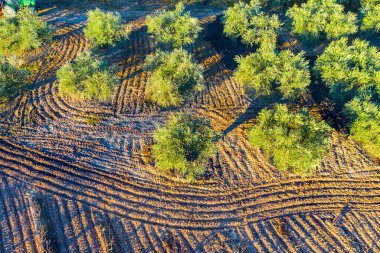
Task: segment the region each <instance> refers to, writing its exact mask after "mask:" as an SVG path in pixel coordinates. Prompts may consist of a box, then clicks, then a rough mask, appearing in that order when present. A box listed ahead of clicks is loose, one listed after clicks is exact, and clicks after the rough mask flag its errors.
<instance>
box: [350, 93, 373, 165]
mask: <svg viewBox="0 0 380 253" xmlns="http://www.w3.org/2000/svg"><path fill="white" fill-rule="evenodd" d="M345 113H346V116H347V117H348V119H349V129H350V134H351V136H352V138H353V139H355V140H356V141H357V142H359V143H360V144H361V145H362V146H363V147H364V149H366V150H367V152H368V153H369V154H371V155H373V156H374V157H377V158H380V104H379V103H374V102H369V101H365V100H361V99H358V98H355V99H353V100H352V101H351V102H349V103H348V104H347V105H346V110H345Z"/></svg>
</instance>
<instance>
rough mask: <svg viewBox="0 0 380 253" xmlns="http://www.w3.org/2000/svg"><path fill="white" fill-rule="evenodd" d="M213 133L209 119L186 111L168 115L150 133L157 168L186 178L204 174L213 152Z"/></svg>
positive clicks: (214, 149)
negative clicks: (167, 119) (160, 124)
mask: <svg viewBox="0 0 380 253" xmlns="http://www.w3.org/2000/svg"><path fill="white" fill-rule="evenodd" d="M216 137H217V133H216V132H215V131H214V130H213V129H212V127H211V125H210V122H209V121H207V120H205V119H204V118H199V117H196V116H194V115H190V114H179V115H172V116H171V117H170V118H169V121H168V122H167V124H166V125H165V126H163V127H159V128H158V129H157V130H156V132H155V133H154V144H153V146H152V155H153V158H154V160H155V165H156V166H157V168H158V169H159V170H160V171H163V172H167V173H175V174H177V175H180V176H182V177H185V178H187V179H190V180H192V179H195V178H196V177H198V176H202V175H204V173H205V171H206V166H207V162H208V161H209V159H210V158H211V157H212V156H213V155H214V153H215V151H216V148H215V141H216Z"/></svg>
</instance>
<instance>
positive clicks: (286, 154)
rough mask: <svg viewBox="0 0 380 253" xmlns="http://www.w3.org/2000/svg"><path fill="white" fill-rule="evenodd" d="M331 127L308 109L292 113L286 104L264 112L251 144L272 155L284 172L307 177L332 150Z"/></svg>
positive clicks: (251, 133)
mask: <svg viewBox="0 0 380 253" xmlns="http://www.w3.org/2000/svg"><path fill="white" fill-rule="evenodd" d="M330 135H331V128H330V127H329V126H328V125H327V124H326V123H324V122H318V121H317V120H316V119H315V118H314V117H312V116H311V115H309V113H308V112H307V111H306V110H302V111H301V112H300V113H296V112H291V111H289V110H288V108H287V107H286V105H276V106H275V108H274V109H263V110H262V111H261V112H260V113H259V116H258V117H257V124H256V125H255V126H253V127H252V129H251V130H250V131H249V133H248V139H249V141H250V143H251V144H252V145H253V146H255V147H257V148H260V149H261V150H263V151H264V153H265V154H266V155H267V156H269V157H270V158H271V159H272V160H273V163H274V164H275V165H276V166H277V167H278V168H279V169H280V170H283V171H285V170H291V171H293V172H294V173H296V174H300V175H307V174H311V173H313V172H314V170H315V169H316V167H317V166H318V165H320V164H321V161H322V158H323V155H324V154H325V152H326V151H327V150H328V148H329V137H330Z"/></svg>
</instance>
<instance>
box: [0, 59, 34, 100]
mask: <svg viewBox="0 0 380 253" xmlns="http://www.w3.org/2000/svg"><path fill="white" fill-rule="evenodd" d="M28 76H29V72H28V71H27V70H24V69H20V68H18V67H17V66H16V65H14V64H11V62H9V61H8V60H6V59H5V58H4V57H0V104H2V103H5V102H7V101H8V100H9V99H11V98H13V97H15V96H16V95H19V94H20V93H21V91H22V90H23V88H24V87H25V86H26V84H27V78H28Z"/></svg>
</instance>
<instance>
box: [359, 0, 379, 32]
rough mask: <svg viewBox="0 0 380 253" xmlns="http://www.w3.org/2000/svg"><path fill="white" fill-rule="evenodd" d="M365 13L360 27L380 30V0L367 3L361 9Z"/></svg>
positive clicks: (365, 29)
mask: <svg viewBox="0 0 380 253" xmlns="http://www.w3.org/2000/svg"><path fill="white" fill-rule="evenodd" d="M361 13H362V15H363V19H362V24H361V27H360V29H361V30H363V31H366V32H372V33H379V32H380V1H379V3H376V4H375V3H373V4H366V5H364V7H363V8H362V9H361Z"/></svg>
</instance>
